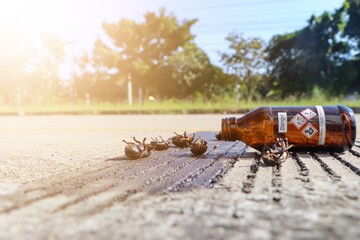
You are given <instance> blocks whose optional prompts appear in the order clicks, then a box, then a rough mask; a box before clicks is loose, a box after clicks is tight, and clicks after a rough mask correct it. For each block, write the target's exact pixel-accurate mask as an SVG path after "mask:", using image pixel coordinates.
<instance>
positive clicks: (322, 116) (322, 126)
mask: <svg viewBox="0 0 360 240" xmlns="http://www.w3.org/2000/svg"><path fill="white" fill-rule="evenodd" d="M316 109H317V112H318V115H319V142H318V145H325V137H326V117H325V112H324V108H323V107H322V106H316Z"/></svg>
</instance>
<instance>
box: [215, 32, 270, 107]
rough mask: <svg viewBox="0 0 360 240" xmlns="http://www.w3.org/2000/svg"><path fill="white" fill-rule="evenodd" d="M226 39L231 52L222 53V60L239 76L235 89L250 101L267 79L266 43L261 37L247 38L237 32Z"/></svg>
mask: <svg viewBox="0 0 360 240" xmlns="http://www.w3.org/2000/svg"><path fill="white" fill-rule="evenodd" d="M226 40H227V41H228V42H229V43H230V46H229V48H230V52H228V53H226V52H224V53H221V60H222V62H223V63H224V64H225V66H227V67H228V68H229V69H231V70H232V73H234V74H235V75H236V76H237V78H238V81H237V82H236V84H237V85H236V86H235V90H239V91H240V93H241V94H242V95H243V98H244V99H246V100H248V101H249V100H251V99H253V98H254V97H256V95H257V93H258V92H259V88H260V86H261V85H263V83H264V80H265V77H264V72H265V69H266V62H265V47H264V45H265V44H264V42H263V41H262V40H261V39H259V38H250V39H246V38H245V37H243V36H242V35H241V34H236V33H231V34H229V36H228V37H227V38H226ZM237 88H239V89H237Z"/></svg>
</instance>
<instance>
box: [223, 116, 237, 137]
mask: <svg viewBox="0 0 360 240" xmlns="http://www.w3.org/2000/svg"><path fill="white" fill-rule="evenodd" d="M221 140H225V141H236V118H235V117H229V118H223V119H222V120H221Z"/></svg>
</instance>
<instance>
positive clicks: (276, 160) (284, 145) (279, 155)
mask: <svg viewBox="0 0 360 240" xmlns="http://www.w3.org/2000/svg"><path fill="white" fill-rule="evenodd" d="M292 146H293V145H290V146H289V144H288V140H287V138H277V139H276V142H275V144H273V145H272V146H271V147H269V146H265V147H264V150H263V153H262V156H261V158H262V160H263V161H264V163H265V164H267V165H269V166H277V167H279V166H280V165H281V164H282V163H283V162H285V161H286V159H287V158H288V156H289V151H288V150H289V149H290V148H291V147H292Z"/></svg>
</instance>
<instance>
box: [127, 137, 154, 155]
mask: <svg viewBox="0 0 360 240" xmlns="http://www.w3.org/2000/svg"><path fill="white" fill-rule="evenodd" d="M133 139H134V142H127V141H125V140H123V142H124V143H126V144H127V145H126V146H125V155H126V156H127V157H128V158H131V159H138V158H146V157H148V156H149V155H150V154H151V150H152V147H151V146H150V144H147V143H145V141H146V138H144V139H143V141H142V142H140V141H138V140H136V139H135V137H133Z"/></svg>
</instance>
